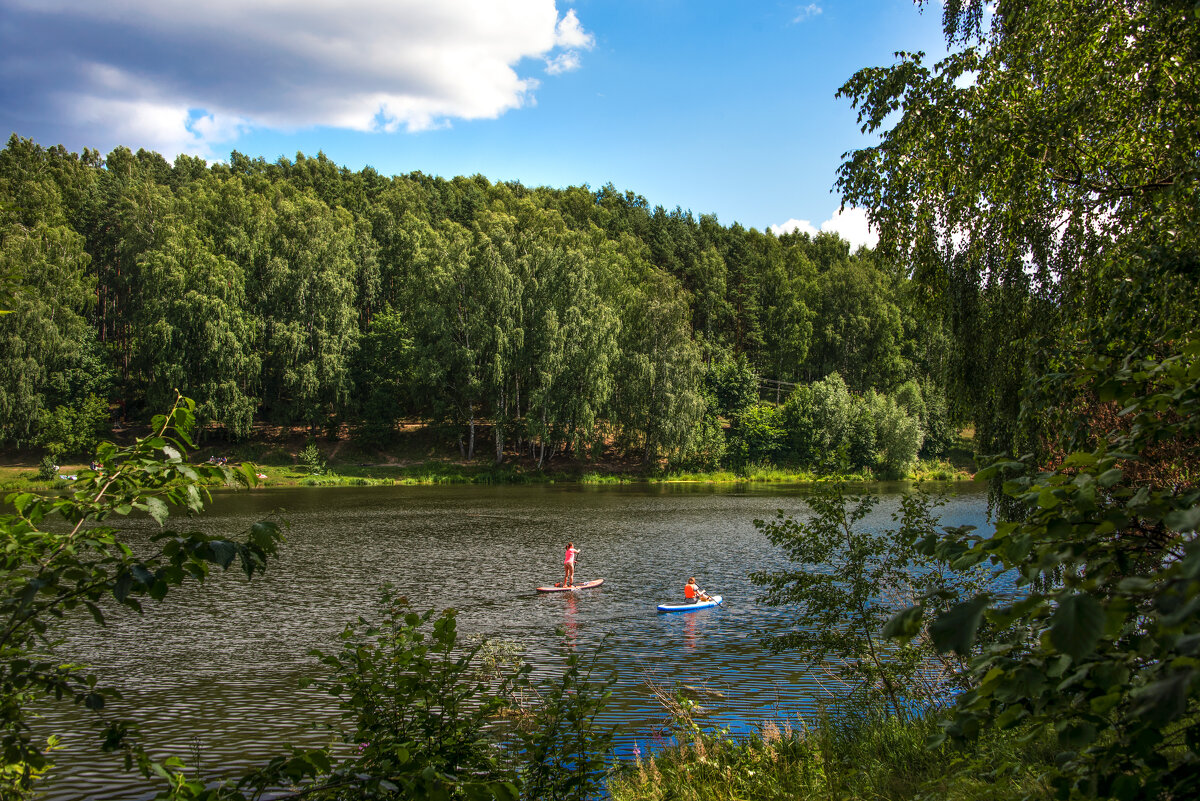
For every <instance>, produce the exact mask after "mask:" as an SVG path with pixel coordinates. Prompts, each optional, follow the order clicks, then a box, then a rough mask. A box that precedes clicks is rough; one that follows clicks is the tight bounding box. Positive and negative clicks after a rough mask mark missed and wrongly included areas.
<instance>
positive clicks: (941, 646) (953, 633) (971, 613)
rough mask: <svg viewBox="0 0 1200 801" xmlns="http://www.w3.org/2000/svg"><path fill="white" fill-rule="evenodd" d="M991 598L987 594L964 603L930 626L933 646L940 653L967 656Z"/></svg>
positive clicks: (941, 616)
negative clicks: (954, 652) (953, 652)
mask: <svg viewBox="0 0 1200 801" xmlns="http://www.w3.org/2000/svg"><path fill="white" fill-rule="evenodd" d="M990 600H991V598H990V596H988V595H987V594H986V593H985V594H983V595H977V596H975V597H974V598H972V599H971V600H969V601H964V602H963V603H960V604H958V605H957V606H954V607H952V608H951V609H949V610H948V611H947V612H945V613H944V614H942V615H940V616H939V617H938V619H937V620H935V621H934V622H933V623H932V624H931V625H930V626H929V634H930V636H931V637H932V638H933V644H934V645H935V646H936V647H937V649H938V650H939V651H942V652H943V653H944V652H946V651H951V650H953V651H956V652H957V653H959V654H963V655H965V654H966V653H967V651H969V650H970V648H971V643H973V642H975V633H976V631H977V630H978V629H979V623H980V621H981V620H982V619H983V613H984V611H985V610H986V609H987V606H988V603H989V602H990Z"/></svg>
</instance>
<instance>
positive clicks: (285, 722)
mask: <svg viewBox="0 0 1200 801" xmlns="http://www.w3.org/2000/svg"><path fill="white" fill-rule="evenodd" d="M870 489H871V491H872V492H873V493H876V494H878V495H880V496H881V501H880V503H879V505H878V506H877V507H876V510H875V512H874V513H873V514H872V515H871V516H870V517H869V518H868V519H867V520H866V521H864V525H865V526H869V527H873V528H877V527H889V526H891V525H892V521H891V515H892V513H893V512H894V511H895V510H896V509H897V507H898V497H899V493H900V492H903V491H906V488H905V487H903V486H902V485H873V486H872V487H871V488H870ZM808 491H809V490H808V489H807V488H803V487H796V486H786V485H753V486H729V485H719V486H711V485H699V486H697V485H670V484H668V485H619V486H613V485H602V486H580V485H542V486H498V487H488V486H418V487H347V488H289V489H260V490H256V491H253V492H243V493H221V494H219V495H218V496H217V497H216V498H215V499H214V501H213V503H212V504H211V506H210V509H209V511H208V512H207V513H206V514H205V515H204V516H203V517H201V518H198V519H196V520H194V521H187V520H183V519H174V520H173V521H172V525H173V527H175V528H177V529H180V530H185V529H189V528H192V529H194V528H199V529H202V530H204V531H208V532H210V533H222V532H224V533H229V532H234V531H242V530H244V529H245V528H246V527H248V525H249V524H250V523H252V522H253V521H255V520H258V519H261V518H263V517H265V516H267V515H269V514H271V513H272V511H273V510H276V509H281V510H283V511H282V513H281V516H282V517H283V518H284V519H286V520H287V521H288V522H289V523H290V529H289V530H288V532H287V542H286V543H285V545H284V546H283V550H282V554H281V556H280V558H279V559H278V560H277V561H276V562H273V563H272V564H271V565H270V567H269V569H268V571H267V574H266V575H265V576H263V577H261V578H256V579H254V581H252V582H250V581H247V580H246V579H245V577H244V576H242V575H240V574H238V573H235V572H233V571H231V572H229V573H228V574H224V575H214V576H212V577H211V578H210V579H209V581H208V582H207V583H206V584H205V585H204V586H201V587H189V588H187V589H185V590H182V591H178V592H174V593H172V594H171V595H169V596H168V597H167V599H166V601H165V602H164V603H163V604H161V605H158V604H155V603H154V602H152V601H147V602H146V604H145V606H146V613H145V614H144V615H142V616H138V615H135V614H132V613H122V612H120V611H114V612H113V614H112V615H111V617H110V620H109V626H108V628H106V629H100V628H98V627H96V626H95V625H94V624H93V623H92V621H91V618H90V617H86V616H85V617H86V619H85V620H80V621H77V622H72V623H70V624H69V625H68V626H66V627H65V631H64V632H63V634H64V636H65V637H66V638H67V642H66V643H65V644H64V645H63V646H62V652H63V653H64V654H65V655H69V656H70V657H71V658H73V659H76V660H78V661H82V662H85V663H87V664H90V665H92V666H94V669H95V672H96V673H97V674H98V675H99V676H100V677H101V679H102V681H103V682H105V683H107V684H109V685H110V686H115V687H117V688H118V689H119V690H120V691H121V693H122V694H123V696H124V701H123V702H122V703H121V704H120V710H121V713H122V714H124V715H127V716H130V717H135V718H136V719H138V720H139V721H141V723H142V725H143V729H144V731H145V732H146V734H147V737H148V740H149V741H150V742H152V743H154V744H155V745H156V746H157V748H156V752H158V753H161V754H162V755H165V754H167V753H175V754H177V755H179V756H180V757H181V758H183V759H184V761H185V762H187V763H188V764H189V765H191V764H194V763H195V761H196V760H197V758H198V759H199V762H200V765H201V769H202V770H203V771H204V772H205V773H206V774H207V775H214V774H216V775H219V774H228V775H236V774H238V773H239V772H240V769H242V768H245V767H248V766H250V765H252V764H255V763H257V762H260V761H262V760H264V759H266V758H268V757H270V756H274V755H277V754H279V753H282V752H283V750H284V748H285V746H286V745H288V744H304V745H310V746H312V745H317V744H319V743H322V742H327V741H328V739H329V736H330V735H329V733H328V732H325V731H321V730H319V729H315V728H314V727H313V725H312V724H313V722H314V721H327V722H328V721H334V720H336V719H337V711H336V708H335V706H334V701H333V699H331V698H330V697H328V696H325V695H323V694H320V693H318V692H317V691H315V690H301V689H299V682H300V680H301V678H303V677H307V676H316V675H319V674H320V669H319V668H318V666H317V665H316V662H315V660H314V659H313V658H312V657H310V656H308V651H309V649H311V648H321V649H324V650H334V649H335V648H336V637H337V634H338V633H339V632H340V631H341V630H342V629H343V628H344V626H345V625H346V624H347V623H348V622H350V621H353V620H354V619H355V618H356V617H357V616H358V615H360V614H363V615H370V614H371V613H372V611H373V610H374V609H375V603H376V599H377V598H378V588H379V587H380V586H381V585H382V584H384V583H385V582H390V583H391V584H393V585H394V586H395V588H396V589H397V591H398V592H399V593H400V594H403V595H406V596H408V598H409V599H410V600H411V601H412V603H413V605H414V607H415V608H417V609H418V610H424V609H429V608H437V609H442V608H446V607H453V608H455V609H457V610H458V611H459V618H458V623H459V631H460V633H461V634H466V635H472V634H478V635H485V636H488V637H493V638H497V639H501V640H506V641H510V642H513V643H515V644H516V645H518V646H520V647H521V648H522V649H523V651H524V657H525V659H527V660H528V661H529V662H530V663H532V664H533V665H534V666H535V670H536V671H537V672H539V673H543V674H550V673H553V672H554V671H556V670H557V669H559V668H560V666H561V665H562V663H563V660H564V655H565V654H566V653H567V649H571V648H573V649H575V650H576V651H577V652H583V653H595V652H596V650H597V649H600V651H599V653H600V663H601V665H602V667H603V668H605V669H608V668H612V669H615V670H616V671H617V673H618V676H619V679H618V684H617V686H616V688H615V690H614V695H613V699H612V702H611V703H610V705H609V707H608V709H607V712H606V718H607V719H608V720H610V721H611V722H613V723H616V724H618V725H619V727H620V735H619V737H618V741H617V745H618V752H619V753H628V751H629V750H630V749H632V747H633V745H634V744H635V743H637V744H639V745H640V747H641V748H642V749H643V750H645V749H647V748H652V747H654V745H655V744H656V743H657V742H661V734H660V733H659V732H660V728H661V725H662V723H663V722H664V720H665V714H664V712H663V710H662V709H661V708H660V707H659V705H658V704H657V702H656V701H655V700H654V698H653V695H652V693H651V692H650V690H649V689H648V687H647V680H650V681H653V682H656V683H658V684H660V685H664V686H668V687H670V686H672V685H675V684H679V685H688V686H692V687H699V688H703V689H705V690H707V691H709V693H708V695H707V698H708V699H709V700H707V701H706V706H707V707H708V708H709V709H710V711H711V717H710V719H711V720H712V721H713V722H714V723H716V724H719V725H726V726H729V727H730V728H732V729H733V730H735V731H745V730H749V729H752V728H754V727H755V726H757V724H758V723H760V722H761V721H763V720H765V719H768V718H776V719H777V718H780V717H790V718H792V719H793V720H794V719H795V718H796V717H797V716H801V717H803V716H807V715H811V714H812V713H813V712H814V710H815V707H816V702H817V700H818V699H819V698H820V697H821V693H822V691H821V688H820V686H819V685H818V683H817V677H813V676H810V675H808V674H807V673H806V672H805V671H804V670H803V669H802V666H801V664H800V661H799V660H798V659H797V657H796V656H795V655H794V654H786V653H785V654H779V655H773V654H771V653H769V652H768V651H767V650H765V649H764V648H763V647H762V644H761V643H762V639H763V637H764V636H766V635H768V634H775V633H780V632H782V631H784V630H786V629H787V628H788V627H792V626H800V625H803V621H802V620H797V619H796V615H795V612H794V610H790V609H787V608H772V607H767V606H764V605H762V604H759V603H758V602H757V601H756V595H757V588H756V587H755V586H753V585H752V584H751V582H750V580H749V578H748V574H749V573H750V572H752V571H755V570H773V569H780V568H783V567H784V566H785V564H786V562H785V560H784V559H783V558H782V556H781V554H780V553H779V552H778V550H777V549H776V548H774V547H773V546H772V545H771V544H770V543H769V542H767V540H766V538H765V537H764V536H762V535H761V534H760V533H759V532H758V531H757V529H755V527H754V525H753V521H754V519H755V518H761V519H766V518H771V517H774V516H775V514H776V511H777V510H779V509H783V510H784V511H786V512H789V513H795V514H797V515H802V514H804V511H805V507H804V505H803V497H804V495H805V493H806V492H808ZM947 491H948V492H951V493H953V496H952V497H951V498H950V500H949V502H948V503H947V505H946V506H945V507H943V508H942V521H943V524H944V525H964V524H972V525H975V526H977V527H979V528H981V529H985V530H986V529H989V523H988V520H987V499H986V493H985V491H984V489H983V487H982V486H981V485H971V484H958V485H952V486H951V487H949V488H948V489H947ZM129 525H130V528H131V533H130V540H131V542H136V541H137V540H138V539H144V538H145V537H147V536H148V535H149V533H150V532H151V531H152V526H153V523H152V522H151V521H149V520H133V521H130V523H129ZM568 540H570V541H573V542H574V543H575V544H576V547H578V548H579V549H580V550H581V553H580V555H579V558H578V564H577V568H576V578H577V580H579V581H584V580H589V579H593V578H604V579H605V583H604V585H603V586H602V587H600V588H598V589H594V590H589V591H586V592H579V593H559V594H552V595H539V594H537V593H535V592H534V590H533V588H534V587H536V586H539V585H545V584H552V583H553V582H555V581H558V580H561V578H562V554H563V550H564V547H565V545H566V543H567V541H568ZM691 575H695V576H696V577H697V579H698V582H699V584H700V586H701V587H703V588H704V589H705V590H707V591H709V592H712V593H719V594H721V595H723V596H724V597H725V603H724V605H723V606H721V607H719V608H716V609H709V610H704V611H700V612H694V613H687V614H675V615H659V614H656V612H655V604H656V603H659V602H662V601H664V600H672V599H677V598H680V597H681V596H682V591H683V585H684V583H685V582H686V581H687V578H688V577H689V576H691ZM602 644H603V645H602ZM81 720H82V718H80V717H79V716H78V712H77V711H76V710H74V709H72V708H64V707H63V706H62V705H59V706H57V707H51V708H50V709H48V710H46V715H45V718H44V719H43V721H42V722H41V723H42V726H41V727H40V728H44V729H45V731H47V732H59V733H62V732H66V731H68V729H70V730H73V734H72V735H71V736H64V747H63V749H62V750H60V751H58V752H56V753H55V754H54V757H53V759H54V761H55V762H56V763H57V765H58V766H59V767H58V768H57V769H56V771H55V773H54V775H53V777H52V778H51V779H50V780H48V781H47V782H46V784H45V785H44V787H45V789H46V790H47V797H48V798H49V799H52V800H53V801H57V800H58V799H63V800H65V799H80V798H97V799H101V798H102V799H105V800H106V801H108V800H109V799H142V798H146V797H148V796H150V795H152V794H153V793H152V791H151V790H150V788H149V787H148V786H147V785H146V784H145V783H144V782H143V781H142V780H141V779H140V777H138V776H137V775H136V774H126V773H124V772H123V770H122V769H121V767H120V765H119V764H117V761H116V760H113V759H110V758H107V757H104V756H103V755H100V754H99V753H98V750H97V749H96V748H94V747H92V740H91V738H90V737H88V736H87V735H86V731H87V730H86V729H84V732H83V733H82V734H81V733H80V721H81Z"/></svg>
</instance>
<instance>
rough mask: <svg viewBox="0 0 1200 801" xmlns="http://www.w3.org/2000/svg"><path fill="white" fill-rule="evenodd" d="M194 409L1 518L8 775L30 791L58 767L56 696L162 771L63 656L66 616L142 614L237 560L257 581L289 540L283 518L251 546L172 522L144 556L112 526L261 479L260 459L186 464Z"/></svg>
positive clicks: (2, 689)
mask: <svg viewBox="0 0 1200 801" xmlns="http://www.w3.org/2000/svg"><path fill="white" fill-rule="evenodd" d="M194 410H195V404H194V403H193V402H192V401H190V400H187V399H182V400H180V401H179V402H178V403H177V404H176V406H175V408H173V409H172V410H171V412H170V413H169V414H168V415H165V416H159V417H156V418H155V421H154V423H155V425H154V429H153V432H152V434H151V435H150V436H147V437H144V438H141V439H138V440H137V441H136V442H135V443H134V444H133V445H130V446H127V447H117V446H115V445H112V444H111V443H102V444H101V445H100V446H99V447H98V448H97V451H96V453H97V458H98V460H99V463H100V469H99V470H97V471H95V472H93V471H85V472H83V473H81V474H80V477H79V480H78V481H77V482H75V483H74V484H73V485H72V487H71V491H70V492H67V493H56V494H53V495H41V494H38V493H31V492H21V493H12V494H10V495H8V497H7V498H6V503H7V504H9V505H10V507H11V509H12V510H13V511H12V512H10V513H6V514H3V515H0V539H3V541H4V543H5V547H4V548H3V557H2V561H0V582H2V583H3V588H2V589H0V705H2V707H3V712H4V714H3V716H0V720H3V727H2V729H0V751H2V753H3V760H4V762H3V764H4V774H3V775H4V776H5V779H6V781H9V782H10V783H11V786H12V787H14V788H16V789H17V790H18V791H19V792H21V793H27V792H29V791H30V790H31V788H32V783H33V781H34V778H35V777H36V776H37V774H38V773H39V772H40V771H42V770H44V769H45V767H46V754H45V751H44V750H43V748H42V746H41V745H40V744H39V743H38V742H37V741H36V740H35V738H34V737H33V735H32V732H31V729H30V724H29V718H30V716H31V711H30V709H31V707H34V706H36V705H37V704H41V703H45V702H47V701H49V700H50V699H59V700H61V699H69V700H71V701H73V702H74V703H76V704H78V705H80V706H82V707H85V708H86V709H88V710H90V711H91V712H93V713H94V714H95V715H96V717H97V719H98V722H99V724H100V727H101V734H100V740H101V742H102V745H103V747H104V748H105V749H106V750H110V751H111V750H119V749H124V750H125V752H126V755H127V760H130V761H133V760H136V761H137V763H138V765H139V766H140V767H141V769H142V770H143V771H144V772H146V773H147V775H149V773H150V772H151V771H154V770H161V765H160V766H157V767H156V766H155V763H154V762H153V761H152V760H151V759H150V758H149V757H148V756H147V755H146V753H145V751H144V750H143V748H142V746H141V745H140V743H139V742H138V740H137V727H136V724H134V723H133V722H131V721H127V720H119V719H112V718H109V717H107V715H106V713H105V705H106V702H107V701H108V700H109V699H112V698H115V697H117V693H116V692H115V691H114V690H112V689H111V688H106V687H103V686H100V685H98V684H97V682H96V679H95V677H94V676H90V675H87V674H85V673H84V672H83V669H82V668H80V667H78V666H75V665H70V664H64V663H63V662H62V660H61V659H56V658H55V657H54V642H53V639H52V638H53V634H52V633H51V625H52V624H53V622H54V621H55V620H57V619H60V618H63V617H65V616H67V615H72V614H80V613H83V612H87V613H89V614H90V615H91V616H92V617H93V618H94V619H95V621H96V623H97V624H98V625H101V626H103V625H105V612H104V608H103V605H104V604H106V603H107V604H112V603H115V604H118V605H120V606H124V607H126V608H128V609H132V610H134V611H137V612H140V611H141V610H142V600H143V599H146V598H149V599H152V600H154V601H156V602H157V601H162V600H163V598H164V597H165V596H166V595H167V594H168V593H169V592H170V590H171V589H172V588H174V587H178V586H180V585H182V584H184V583H185V582H187V581H188V580H189V579H194V580H196V581H203V580H204V579H205V578H206V577H207V576H208V575H209V573H210V572H211V570H212V569H213V568H214V567H217V568H220V569H222V570H224V569H227V568H229V567H230V566H231V565H234V564H237V565H238V566H239V567H240V568H241V570H242V571H243V572H244V573H245V574H246V576H247V577H253V576H254V575H256V574H258V573H261V572H262V571H263V570H264V569H265V568H266V564H267V560H268V559H269V558H270V557H271V556H272V555H274V554H275V553H276V549H277V547H278V544H279V542H280V540H281V535H280V532H279V529H278V527H277V526H276V525H275V524H274V523H271V522H260V523H255V524H254V525H253V526H252V527H251V529H250V531H249V532H247V534H246V538H245V539H244V540H243V541H235V540H229V539H224V538H221V537H216V536H210V535H207V534H202V533H199V532H187V533H177V532H175V531H172V530H169V529H163V530H161V531H159V532H158V533H156V534H155V535H154V536H153V537H152V539H151V545H150V546H149V547H148V548H141V549H139V550H138V552H134V550H133V549H132V548H130V546H129V545H127V544H126V543H125V542H124V541H123V540H122V537H121V532H120V530H119V529H117V528H115V527H113V526H112V525H111V524H108V523H106V522H105V521H106V520H109V519H111V518H112V517H113V516H114V515H115V516H125V515H129V514H131V513H133V512H134V511H138V512H141V513H145V514H147V515H149V516H150V517H151V518H153V519H154V520H155V521H156V522H158V523H159V524H160V525H162V524H163V523H165V521H166V520H167V517H168V514H169V511H170V507H171V506H176V507H184V508H187V509H189V510H191V511H192V512H199V511H200V510H201V509H202V508H203V505H204V502H205V501H206V500H207V497H208V489H207V487H208V486H209V485H210V484H212V483H219V484H220V485H224V484H226V483H232V482H233V481H234V480H235V479H239V480H241V481H243V482H246V483H249V484H251V485H252V484H253V483H254V471H253V469H252V468H251V467H249V466H243V467H242V468H240V469H238V470H233V469H228V468H223V467H214V466H207V465H191V464H188V463H187V462H186V461H185V460H184V456H183V455H184V453H185V452H186V451H187V449H188V448H189V447H190V446H191V440H190V438H189V435H190V432H191V431H192V430H193V429H194V426H195V416H194V413H195V411H194Z"/></svg>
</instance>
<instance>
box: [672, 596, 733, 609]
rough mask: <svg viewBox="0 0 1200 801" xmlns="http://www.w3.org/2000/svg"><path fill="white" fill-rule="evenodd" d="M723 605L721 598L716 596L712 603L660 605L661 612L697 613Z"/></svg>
mask: <svg viewBox="0 0 1200 801" xmlns="http://www.w3.org/2000/svg"><path fill="white" fill-rule="evenodd" d="M719 603H721V596H720V595H714V596H713V597H712V600H711V601H697V602H696V603H694V604H659V605H658V611H660V612H695V611H697V610H700V609H712V608H713V607H714V606H716V605H717V604H719Z"/></svg>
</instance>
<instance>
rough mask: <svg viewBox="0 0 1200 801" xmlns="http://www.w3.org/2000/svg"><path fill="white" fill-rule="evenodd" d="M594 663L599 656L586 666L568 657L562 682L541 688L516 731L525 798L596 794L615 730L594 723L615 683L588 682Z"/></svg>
mask: <svg viewBox="0 0 1200 801" xmlns="http://www.w3.org/2000/svg"><path fill="white" fill-rule="evenodd" d="M597 661H598V654H597V655H594V656H592V657H591V659H590V660H589V661H587V662H585V661H584V660H583V659H582V658H581V657H580V656H579V654H577V653H574V652H572V653H569V654H567V658H566V670H565V671H564V672H563V675H562V678H561V679H560V680H559V681H557V682H554V681H547V682H545V683H544V684H543V685H542V687H541V689H540V691H539V692H538V694H537V697H538V701H537V706H536V707H535V708H534V710H533V713H532V715H530V716H529V717H528V718H526V719H525V720H524V721H523V722H522V724H521V725H518V727H517V729H516V732H515V739H516V743H517V744H518V753H519V757H518V759H519V764H520V766H521V768H520V775H521V780H522V784H521V794H522V796H523V797H524V798H529V799H545V800H546V801H586V800H587V799H591V798H596V797H597V795H598V794H599V791H600V789H601V784H602V782H603V781H604V778H605V776H606V775H607V773H608V763H607V758H608V755H609V751H610V750H611V748H612V740H613V735H614V733H615V730H614V729H613V728H612V727H611V726H606V725H601V724H600V723H599V722H598V720H597V718H598V717H599V715H600V713H601V711H602V710H603V709H604V705H605V704H606V703H607V702H608V699H609V697H610V695H611V694H612V684H613V682H614V681H615V677H609V678H608V679H606V680H603V681H598V680H596V679H595V678H593V675H594V673H595V670H596V664H597Z"/></svg>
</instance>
